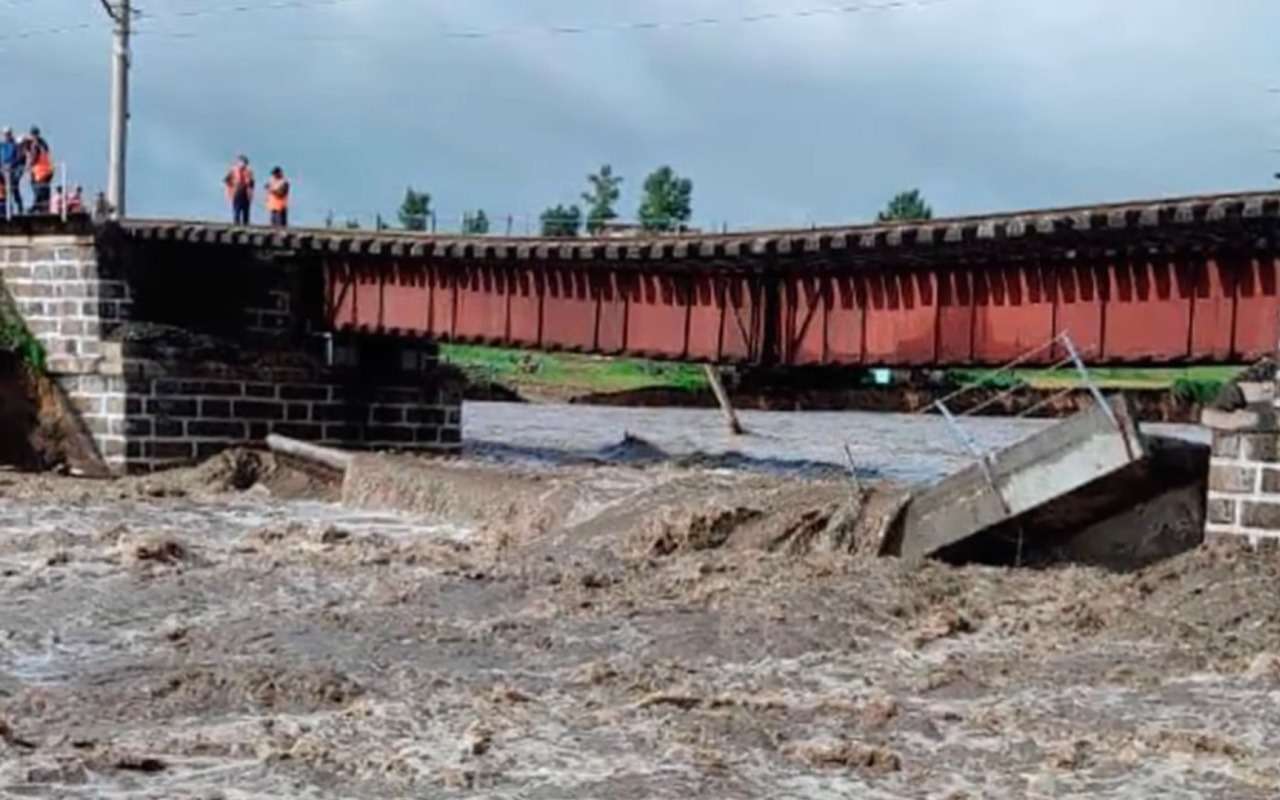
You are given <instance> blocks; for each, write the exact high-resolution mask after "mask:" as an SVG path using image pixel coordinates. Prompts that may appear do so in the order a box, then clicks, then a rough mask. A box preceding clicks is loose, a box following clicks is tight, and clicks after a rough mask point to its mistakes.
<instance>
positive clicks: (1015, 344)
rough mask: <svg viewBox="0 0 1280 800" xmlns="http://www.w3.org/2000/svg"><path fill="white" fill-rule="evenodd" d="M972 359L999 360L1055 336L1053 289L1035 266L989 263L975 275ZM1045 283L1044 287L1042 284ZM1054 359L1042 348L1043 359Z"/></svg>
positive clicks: (992, 362) (991, 361)
mask: <svg viewBox="0 0 1280 800" xmlns="http://www.w3.org/2000/svg"><path fill="white" fill-rule="evenodd" d="M975 277H976V278H977V281H976V282H977V290H976V292H975V300H974V332H973V354H974V359H975V360H976V361H978V362H981V363H983V364H1003V363H1006V362H1008V361H1012V360H1014V359H1016V358H1018V357H1019V356H1021V355H1022V354H1024V353H1026V352H1027V351H1028V350H1032V349H1034V348H1036V347H1039V346H1041V345H1043V344H1045V343H1046V342H1048V341H1049V340H1050V339H1052V338H1053V323H1054V298H1055V296H1056V291H1055V290H1054V287H1053V285H1052V277H1050V280H1049V282H1046V281H1045V280H1044V273H1043V271H1042V270H1041V268H1040V266H1039V265H1037V264H1029V263H1021V264H1013V265H1004V266H999V267H988V268H986V269H984V270H982V271H981V272H979V273H977V275H976V276H975ZM1046 284H1047V285H1046ZM1050 358H1052V353H1050V352H1046V353H1044V355H1043V358H1042V359H1040V360H1041V361H1047V360H1048V359H1050Z"/></svg>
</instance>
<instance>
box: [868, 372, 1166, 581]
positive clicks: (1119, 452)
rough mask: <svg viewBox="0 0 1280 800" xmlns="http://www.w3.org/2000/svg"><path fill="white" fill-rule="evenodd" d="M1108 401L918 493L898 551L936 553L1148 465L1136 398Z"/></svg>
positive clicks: (912, 555) (911, 555)
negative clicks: (1132, 402)
mask: <svg viewBox="0 0 1280 800" xmlns="http://www.w3.org/2000/svg"><path fill="white" fill-rule="evenodd" d="M1107 403H1108V405H1107V406H1106V407H1103V406H1094V407H1092V408H1090V409H1089V410H1087V411H1084V412H1081V413H1080V414H1077V415H1075V416H1073V417H1070V418H1068V419H1066V420H1064V421H1062V422H1061V423H1059V424H1057V425H1055V426H1053V427H1052V428H1048V429H1046V430H1044V431H1041V432H1039V433H1037V434H1035V435H1033V436H1031V437H1029V438H1027V439H1024V440H1023V441H1021V442H1019V443H1017V444H1015V445H1013V446H1011V447H1008V448H1006V449H1005V450H1002V451H1000V452H999V453H996V454H995V455H994V456H993V457H992V458H991V460H990V462H989V464H988V465H986V466H985V467H984V465H982V464H974V465H972V466H970V467H968V468H966V469H964V470H963V471H961V472H959V473H956V474H955V475H952V476H951V477H949V478H946V479H945V480H943V481H942V482H940V483H938V484H936V485H935V486H933V487H931V488H929V489H926V490H924V491H922V492H920V493H919V494H917V495H916V496H915V497H914V498H913V500H912V501H911V504H910V505H909V506H908V507H907V509H906V511H905V512H904V515H903V519H902V527H901V530H900V532H899V534H898V535H897V536H895V537H893V543H892V545H891V547H890V553H891V554H894V553H896V554H897V555H900V556H902V557H903V558H906V559H920V558H925V557H928V556H930V555H933V554H936V553H938V552H939V551H940V550H942V549H943V548H947V547H949V546H952V545H955V544H957V543H959V542H963V541H964V540H966V539H968V538H970V537H972V536H974V535H976V534H979V533H982V532H984V531H988V530H991V529H993V528H997V527H999V526H1001V525H1004V524H1006V523H1008V522H1010V521H1012V520H1016V519H1017V518H1019V517H1021V516H1023V515H1025V514H1027V513H1029V512H1032V511H1035V510H1036V509H1038V508H1041V507H1043V506H1046V505H1047V504H1049V503H1051V502H1053V501H1054V500H1055V499H1058V498H1061V497H1063V496H1065V495H1069V494H1071V493H1073V492H1076V491H1077V490H1079V489H1081V488H1083V487H1085V486H1087V485H1089V484H1091V483H1094V482H1095V481H1098V480H1100V479H1102V478H1106V477H1107V476H1109V475H1113V474H1115V473H1117V472H1120V471H1121V470H1124V469H1126V468H1128V467H1130V466H1132V465H1133V464H1135V463H1138V462H1141V461H1142V460H1143V459H1144V458H1145V457H1146V455H1147V452H1146V447H1145V444H1144V440H1143V437H1142V435H1141V434H1140V433H1139V431H1138V428H1137V425H1136V424H1135V422H1134V418H1133V415H1132V413H1131V411H1130V409H1129V405H1128V403H1127V402H1126V401H1125V399H1124V398H1123V397H1122V396H1117V397H1114V398H1111V399H1110V400H1108V401H1107ZM1108 410H1109V411H1110V413H1108ZM1027 535H1030V536H1034V535H1035V532H1034V531H1027Z"/></svg>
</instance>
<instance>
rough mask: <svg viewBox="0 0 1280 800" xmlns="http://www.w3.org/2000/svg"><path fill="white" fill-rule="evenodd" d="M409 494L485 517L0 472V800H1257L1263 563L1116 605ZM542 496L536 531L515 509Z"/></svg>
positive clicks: (1110, 578) (688, 503) (1165, 573)
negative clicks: (471, 507) (407, 799)
mask: <svg viewBox="0 0 1280 800" xmlns="http://www.w3.org/2000/svg"><path fill="white" fill-rule="evenodd" d="M436 468H437V469H448V470H456V469H464V470H475V471H479V472H480V473H481V474H482V475H483V476H484V480H485V481H489V482H491V483H488V484H486V485H489V486H490V487H491V488H492V490H493V493H494V502H493V503H492V504H491V505H486V504H479V505H477V506H476V507H475V508H477V509H480V510H479V511H478V512H476V513H474V514H471V515H469V518H468V520H467V521H466V522H465V523H464V524H457V523H454V524H450V523H449V521H447V520H434V521H433V520H426V519H414V518H407V517H403V516H400V515H397V514H393V513H387V512H378V511H354V510H351V509H348V508H341V507H338V506H336V505H333V504H332V502H331V500H332V496H333V495H332V493H331V490H329V489H326V488H325V487H324V486H322V485H317V484H312V483H310V482H307V481H298V480H296V479H288V478H286V477H284V476H281V475H273V474H272V473H271V471H270V470H269V469H268V470H267V471H266V472H265V473H262V477H263V483H262V484H261V485H259V486H257V487H256V488H251V489H249V490H248V491H237V490H235V489H234V488H232V487H233V485H235V484H237V483H243V481H240V480H238V478H241V477H243V474H242V473H243V472H244V471H243V470H232V469H228V468H226V467H225V466H219V465H213V466H209V467H205V468H203V469H200V470H191V471H186V472H183V473H173V474H170V475H166V476H160V477H157V478H152V479H145V480H144V479H133V480H127V481H117V482H108V483H84V482H74V481H68V480H65V479H56V478H48V477H29V476H17V475H12V474H10V475H0V500H2V501H3V506H2V508H3V510H2V511H0V719H3V720H4V725H3V726H2V727H0V732H2V733H3V736H0V787H3V790H4V792H5V793H7V794H11V795H13V796H38V797H86V798H87V797H157V798H159V797H165V798H172V797H202V798H212V797H224V798H240V797H262V796H273V797H314V798H321V797H324V798H327V797H373V796H388V797H390V796H418V797H450V796H458V797H463V796H467V797H477V796H479V797H510V798H515V797H520V798H539V797H543V798H591V797H604V796H608V797H615V798H648V797H686V796H705V797H726V798H728V797H733V798H748V797H762V798H763V797H769V798H776V797H797V798H799V797H806V798H813V797H833V798H834V797H847V796H857V797H938V798H944V797H947V798H961V797H970V798H976V797H1027V796H1065V795H1069V794H1074V795H1079V796H1090V797H1116V798H1119V797H1133V796H1168V797H1180V796H1181V797H1214V796H1217V797H1231V798H1252V797H1257V798H1264V797H1273V796H1275V794H1276V793H1277V792H1278V791H1280V767H1278V766H1277V762H1276V759H1275V758H1274V752H1275V751H1276V748H1277V746H1280V712H1278V711H1277V710H1276V709H1277V708H1280V705H1277V704H1276V702H1275V701H1276V699H1277V698H1280V661H1277V658H1276V657H1275V656H1274V655H1272V654H1275V653H1278V652H1280V600H1277V599H1276V597H1275V594H1274V593H1273V592H1271V591H1269V587H1271V586H1274V585H1275V582H1276V580H1277V579H1278V578H1280V561H1277V558H1276V556H1274V555H1270V554H1257V553H1254V552H1252V551H1249V550H1247V549H1246V548H1243V547H1232V546H1225V545H1218V546H1215V547H1210V548H1206V549H1204V550H1201V551H1198V552H1196V553H1193V554H1190V555H1187V556H1184V557H1181V558H1179V559H1177V560H1175V561H1172V562H1169V563H1166V564H1163V565H1161V566H1159V567H1156V568H1153V569H1150V570H1147V571H1145V572H1142V573H1139V574H1135V575H1125V576H1120V575H1111V574H1106V573H1102V572H1098V571H1094V570H1087V569H1081V568H1059V569H1054V570H1048V571H1043V572H1032V571H1012V570H993V569H983V568H973V567H969V568H953V567H946V566H941V565H928V566H925V567H923V568H920V569H916V570H908V569H906V568H904V567H903V566H902V565H900V564H899V563H897V562H895V561H892V560H880V559H875V558H872V557H870V556H869V555H867V553H866V552H865V549H862V548H860V547H859V542H858V537H857V536H856V535H854V536H851V537H848V538H846V539H845V540H843V541H826V540H823V539H821V538H820V537H815V536H812V535H806V534H805V531H806V530H810V529H811V528H813V527H814V526H812V525H810V527H809V528H806V527H805V526H804V524H803V523H804V522H805V521H806V520H808V521H809V522H811V523H812V522H813V521H814V517H813V514H814V513H817V514H818V515H819V516H820V515H821V513H822V510H823V509H827V510H830V509H832V508H835V507H838V506H839V504H840V503H841V502H842V499H843V498H844V497H845V496H847V493H848V492H849V491H850V489H849V484H848V482H847V481H844V480H842V479H837V478H826V477H823V476H821V475H819V476H816V477H812V478H806V479H805V480H803V481H797V480H796V479H795V477H794V476H790V477H785V478H784V477H778V476H776V475H768V474H760V473H750V472H742V471H738V470H729V469H721V468H709V467H706V466H698V465H696V464H691V463H685V464H682V465H672V464H670V463H648V464H644V465H641V466H609V465H582V464H560V465H555V466H548V465H546V464H542V465H539V466H538V468H537V469H536V470H533V471H526V470H523V469H522V468H519V467H516V466H512V465H510V464H499V465H495V464H492V463H472V462H465V463H456V462H455V463H453V464H449V465H442V466H439V467H436ZM507 480H511V481H512V486H513V487H515V486H516V484H517V483H518V484H519V488H518V491H517V489H516V488H512V489H511V490H510V491H509V492H504V491H503V489H502V487H503V485H504V483H503V482H504V481H507ZM530 486H534V487H539V489H540V491H541V494H538V493H537V492H535V493H533V494H528V493H527V492H528V491H529V488H528V487H530ZM534 496H538V497H542V498H544V499H545V502H546V503H547V504H548V507H554V508H555V509H556V510H555V513H554V514H544V513H539V511H540V509H541V508H542V507H539V506H537V505H536V504H531V503H530V502H528V501H525V500H521V501H520V502H513V501H512V498H527V497H534ZM485 508H490V509H492V513H491V514H489V513H486V512H485V511H484V509H485Z"/></svg>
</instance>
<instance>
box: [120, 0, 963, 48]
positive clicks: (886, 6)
mask: <svg viewBox="0 0 1280 800" xmlns="http://www.w3.org/2000/svg"><path fill="white" fill-rule="evenodd" d="M343 2H352V0H311V2H308V1H307V0H280V2H277V3H271V4H266V5H262V6H233V7H227V8H225V9H221V11H236V12H238V11H257V10H264V9H269V8H277V7H278V8H306V7H310V6H325V5H336V4H339V3H343ZM947 2H954V0H883V1H882V2H861V3H843V4H839V5H826V6H814V7H810V8H803V9H796V10H792V11H770V12H758V13H752V14H734V15H727V16H702V17H686V18H682V19H668V20H631V21H626V22H617V23H601V24H595V25H591V24H584V25H525V26H515V27H510V28H494V29H490V30H442V31H437V32H436V34H435V35H436V36H437V37H438V38H442V39H456V40H482V39H496V38H504V37H509V36H521V35H544V36H581V35H588V34H601V33H645V32H650V31H674V30H692V29H697V28H704V27H715V26H726V25H755V24H761V23H766V22H783V21H788V20H803V19H812V18H818V17H841V16H850V15H853V14H859V13H866V12H879V11H898V10H907V9H911V8H925V7H929V6H936V5H941V4H943V3H947ZM208 13H217V12H215V11H213V10H205V11H199V12H191V13H190V16H196V15H198V14H200V15H202V14H208ZM171 16H174V15H171ZM141 33H145V34H147V35H149V36H152V37H164V38H172V39H196V38H202V37H203V36H206V35H208V34H207V33H204V32H196V31H174V30H156V29H145V30H144V31H141ZM272 38H273V39H275V40H277V41H279V40H282V39H283V40H288V41H342V40H361V39H368V38H370V37H367V36H358V35H350V34H334V35H323V34H320V35H316V36H286V37H279V36H273V37H272Z"/></svg>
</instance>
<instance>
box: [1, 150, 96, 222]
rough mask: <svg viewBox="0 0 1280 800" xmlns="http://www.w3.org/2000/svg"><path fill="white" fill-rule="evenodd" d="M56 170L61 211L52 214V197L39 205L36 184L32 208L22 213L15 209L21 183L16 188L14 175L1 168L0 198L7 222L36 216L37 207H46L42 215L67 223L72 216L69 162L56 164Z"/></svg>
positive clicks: (46, 198)
mask: <svg viewBox="0 0 1280 800" xmlns="http://www.w3.org/2000/svg"><path fill="white" fill-rule="evenodd" d="M54 169H55V172H54V175H55V181H56V182H57V186H58V187H59V188H60V189H61V190H62V202H61V203H60V207H59V209H58V210H57V211H56V212H53V213H51V212H50V207H51V204H52V201H53V198H52V196H49V197H45V198H44V199H43V202H42V203H37V202H36V197H37V193H36V190H35V184H34V182H32V183H31V188H32V198H31V206H30V207H29V208H24V209H22V210H21V211H19V210H17V209H16V208H15V206H16V205H17V204H16V203H14V199H15V198H16V197H18V192H19V191H20V190H21V185H20V184H21V181H19V185H17V186H15V185H14V180H13V173H11V172H10V171H9V170H8V169H2V168H0V178H2V179H3V181H4V196H3V197H2V198H0V204H2V205H3V206H4V212H3V216H4V219H5V220H12V219H13V218H14V217H15V216H19V215H21V214H23V213H26V214H35V213H37V212H36V208H35V207H36V206H37V205H41V206H43V207H44V210H43V212H42V213H44V214H47V215H50V216H57V217H61V219H62V221H63V222H66V221H67V218H68V217H69V216H70V215H71V209H70V202H69V201H70V198H71V194H70V188H71V182H70V180H69V178H70V174H71V168H70V166H69V165H68V164H67V162H65V161H62V162H59V163H58V164H56V165H55V167H54ZM46 191H50V192H51V191H52V186H50V187H47V189H46ZM82 202H83V199H82ZM81 210H82V211H87V209H83V208H82V209H81Z"/></svg>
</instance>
